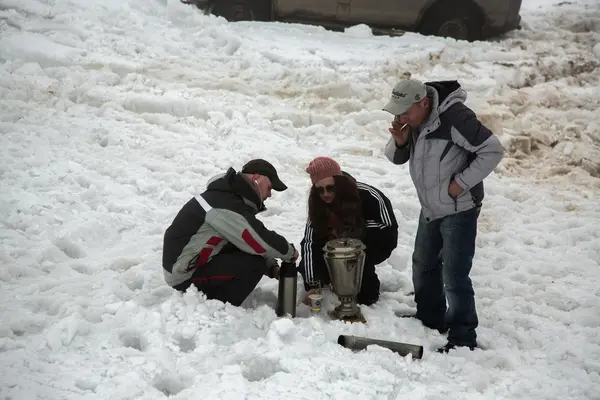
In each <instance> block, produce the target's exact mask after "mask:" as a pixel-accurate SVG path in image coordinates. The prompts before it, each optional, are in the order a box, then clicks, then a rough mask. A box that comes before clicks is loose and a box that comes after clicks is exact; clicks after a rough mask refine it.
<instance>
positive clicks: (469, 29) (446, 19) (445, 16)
mask: <svg viewBox="0 0 600 400" xmlns="http://www.w3.org/2000/svg"><path fill="white" fill-rule="evenodd" d="M453 3H454V2H452V3H451V2H450V1H439V2H437V3H435V4H434V5H433V6H431V8H430V9H429V10H428V11H427V12H426V13H425V16H424V17H423V19H422V22H421V26H420V28H419V32H420V33H422V34H423V35H434V36H442V37H451V38H454V39H458V40H468V41H474V40H480V39H481V38H482V28H483V17H482V16H481V12H480V11H479V8H477V6H476V5H475V4H473V3H471V2H466V1H465V2H456V3H454V4H453Z"/></svg>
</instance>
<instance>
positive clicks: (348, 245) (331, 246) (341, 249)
mask: <svg viewBox="0 0 600 400" xmlns="http://www.w3.org/2000/svg"><path fill="white" fill-rule="evenodd" d="M364 249H365V245H364V243H363V242H362V241H360V240H358V239H352V238H347V239H332V240H329V241H328V242H327V243H325V248H324V250H325V251H327V252H330V253H338V254H339V253H342V254H343V253H353V252H356V251H360V250H364Z"/></svg>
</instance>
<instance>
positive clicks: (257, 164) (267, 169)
mask: <svg viewBox="0 0 600 400" xmlns="http://www.w3.org/2000/svg"><path fill="white" fill-rule="evenodd" d="M242 173H244V174H259V175H263V176H266V177H267V178H269V179H270V180H271V185H272V186H273V189H274V190H277V191H278V192H283V191H284V190H286V189H287V186H286V185H285V183H283V182H282V181H281V179H279V176H278V175H277V171H276V170H275V167H274V166H273V165H272V164H271V163H270V162H268V161H266V160H263V159H261V158H257V159H255V160H250V161H248V162H247V163H246V165H244V166H243V167H242Z"/></svg>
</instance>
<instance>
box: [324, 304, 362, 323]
mask: <svg viewBox="0 0 600 400" xmlns="http://www.w3.org/2000/svg"><path fill="white" fill-rule="evenodd" d="M328 314H329V317H331V319H337V320H339V321H344V322H350V323H354V322H362V323H363V324H366V323H367V320H366V319H365V317H364V316H363V314H362V312H361V310H360V307H358V305H356V304H343V303H342V304H340V305H339V306H337V307H336V308H335V309H333V310H332V311H329V313H328Z"/></svg>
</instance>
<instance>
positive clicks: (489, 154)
mask: <svg viewBox="0 0 600 400" xmlns="http://www.w3.org/2000/svg"><path fill="white" fill-rule="evenodd" d="M426 85H427V96H428V97H429V98H431V100H432V108H431V110H432V111H431V114H430V116H429V118H428V119H427V120H426V121H425V122H424V123H423V124H422V125H421V126H420V127H419V129H418V130H416V131H415V130H413V131H412V132H411V134H410V136H409V140H408V142H407V143H406V144H405V145H404V146H401V147H399V146H397V145H396V142H395V141H394V138H393V137H392V138H391V139H390V140H389V142H388V143H387V145H386V147H385V155H386V157H387V158H388V159H389V160H390V161H391V162H393V163H394V164H404V163H406V162H407V161H409V160H410V162H409V169H410V176H411V178H412V180H413V183H414V185H415V188H416V191H417V195H418V196H419V201H420V203H421V206H422V209H423V216H424V217H425V220H426V221H428V222H429V221H433V220H435V219H438V218H442V217H445V216H447V215H450V214H455V213H458V212H461V211H465V210H468V209H471V208H473V207H475V206H476V205H478V204H480V203H481V201H482V200H483V197H484V190H483V180H484V178H486V177H487V176H488V175H489V174H490V173H491V172H492V171H493V170H494V168H496V166H497V165H498V163H500V161H501V160H502V157H503V156H504V148H503V147H502V144H501V143H500V140H499V139H498V137H497V136H496V135H494V134H493V133H492V132H491V131H490V130H489V129H488V128H486V127H485V126H484V125H483V124H481V122H479V120H478V119H477V117H476V115H475V113H474V112H473V111H472V110H471V109H470V108H469V107H467V106H466V105H465V104H464V101H465V100H466V98H467V93H466V92H465V90H464V89H462V88H461V86H460V84H459V83H458V82H457V81H441V82H426ZM452 179H454V180H455V181H456V183H458V184H459V185H460V186H461V187H462V188H463V189H464V190H463V192H462V194H461V195H460V196H458V198H453V197H451V196H450V195H449V194H448V186H449V184H450V182H451V181H452Z"/></svg>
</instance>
